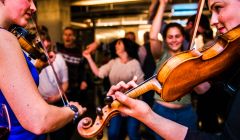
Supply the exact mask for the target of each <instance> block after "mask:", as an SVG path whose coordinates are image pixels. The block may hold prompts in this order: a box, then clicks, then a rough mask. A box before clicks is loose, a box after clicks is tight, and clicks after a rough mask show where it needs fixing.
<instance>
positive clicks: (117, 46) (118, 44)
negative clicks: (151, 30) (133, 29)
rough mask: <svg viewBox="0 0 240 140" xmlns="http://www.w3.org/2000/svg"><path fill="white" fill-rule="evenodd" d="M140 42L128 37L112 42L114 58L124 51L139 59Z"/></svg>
mask: <svg viewBox="0 0 240 140" xmlns="http://www.w3.org/2000/svg"><path fill="white" fill-rule="evenodd" d="M138 48H139V46H138V44H137V43H135V42H133V41H131V40H129V39H127V38H120V39H117V40H115V41H113V42H112V43H111V44H110V50H111V55H112V58H116V57H118V56H120V55H121V54H123V53H127V55H128V57H130V58H135V59H138Z"/></svg>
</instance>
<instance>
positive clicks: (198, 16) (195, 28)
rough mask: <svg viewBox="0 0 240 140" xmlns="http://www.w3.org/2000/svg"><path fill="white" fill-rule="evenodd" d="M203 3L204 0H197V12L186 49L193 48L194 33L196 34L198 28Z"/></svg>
mask: <svg viewBox="0 0 240 140" xmlns="http://www.w3.org/2000/svg"><path fill="white" fill-rule="evenodd" d="M204 3H205V0H199V1H198V10H197V14H196V17H195V22H194V26H193V29H194V30H193V34H192V37H191V40H190V42H189V46H188V50H191V49H194V48H193V45H194V39H195V38H196V35H197V30H198V26H199V22H200V19H201V14H202V12H203V7H204Z"/></svg>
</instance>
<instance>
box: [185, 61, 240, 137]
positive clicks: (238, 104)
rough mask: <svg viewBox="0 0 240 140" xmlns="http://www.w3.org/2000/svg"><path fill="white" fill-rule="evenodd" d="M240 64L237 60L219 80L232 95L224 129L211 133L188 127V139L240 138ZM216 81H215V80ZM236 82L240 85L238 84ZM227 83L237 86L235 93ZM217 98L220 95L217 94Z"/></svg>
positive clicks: (223, 89) (223, 88)
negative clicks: (219, 132)
mask: <svg viewBox="0 0 240 140" xmlns="http://www.w3.org/2000/svg"><path fill="white" fill-rule="evenodd" d="M239 72H240V64H239V63H238V62H237V63H235V65H233V66H232V68H230V69H229V70H228V71H226V72H224V73H222V74H221V75H220V76H219V77H221V78H219V77H218V79H217V82H220V83H222V86H221V89H220V90H222V91H225V93H226V94H229V95H231V96H232V97H231V99H230V103H229V106H228V114H227V119H226V121H225V123H224V128H223V131H222V133H221V134H220V135H215V134H209V133H205V132H201V131H197V130H192V129H188V132H187V135H186V137H185V139H186V140H240V86H239V82H236V81H239V79H240V74H239ZM232 81H235V83H234V84H235V85H233V84H232ZM213 82H214V81H213ZM236 83H237V84H238V86H236ZM226 85H230V86H232V85H233V86H232V87H234V88H236V89H237V90H236V92H235V94H233V92H229V90H227V87H228V86H227V87H226ZM215 99H216V100H217V99H218V97H217V96H216V98H215Z"/></svg>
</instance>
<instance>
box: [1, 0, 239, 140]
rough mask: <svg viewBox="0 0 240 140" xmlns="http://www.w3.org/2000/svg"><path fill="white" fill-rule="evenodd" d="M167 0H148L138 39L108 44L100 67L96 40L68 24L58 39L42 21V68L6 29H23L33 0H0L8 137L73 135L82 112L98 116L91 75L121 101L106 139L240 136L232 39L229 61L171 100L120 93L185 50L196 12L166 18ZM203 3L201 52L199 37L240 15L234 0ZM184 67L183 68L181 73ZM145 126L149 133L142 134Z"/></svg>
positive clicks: (223, 29)
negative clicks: (145, 27) (84, 41)
mask: <svg viewBox="0 0 240 140" xmlns="http://www.w3.org/2000/svg"><path fill="white" fill-rule="evenodd" d="M168 1H169V0H154V1H153V5H154V8H153V7H150V8H152V9H154V11H155V13H154V14H152V16H151V19H152V23H151V24H152V25H151V28H150V31H149V32H146V33H145V34H144V44H143V45H139V44H138V43H137V42H136V36H135V34H134V32H127V33H126V34H125V36H124V37H122V38H118V39H115V40H114V41H112V42H111V43H109V44H108V45H107V46H108V48H107V49H108V51H109V52H110V53H109V54H110V59H108V62H106V63H105V64H103V65H100V66H99V65H98V64H97V63H96V60H95V59H94V57H93V55H94V52H95V51H96V50H98V48H99V47H101V45H100V43H99V42H98V41H94V42H93V43H91V44H89V45H88V46H81V45H80V43H79V42H78V40H77V37H78V36H77V32H76V30H75V29H74V28H72V27H66V28H64V30H63V35H62V40H63V42H62V43H60V42H57V43H54V41H53V40H51V37H50V35H49V33H48V29H47V27H44V26H43V27H44V28H40V30H39V32H37V35H39V37H40V39H41V44H42V47H43V48H42V49H43V50H44V51H45V52H46V56H47V58H48V61H47V62H48V65H44V67H43V68H42V69H41V70H39V69H36V67H35V66H34V61H36V60H38V59H40V58H33V57H31V56H32V55H31V52H27V51H25V50H23V49H22V47H23V44H22V42H21V41H20V40H19V38H17V37H16V36H15V35H14V34H13V33H11V32H10V31H9V28H10V27H12V26H14V25H17V26H20V27H22V28H24V27H26V26H27V25H28V24H29V20H30V19H31V17H32V16H33V14H34V13H35V12H36V7H35V4H34V1H33V0H17V1H16V0H1V1H0V15H1V16H0V42H1V44H0V57H1V58H0V66H1V67H2V68H1V70H0V104H5V105H6V107H7V108H8V110H9V116H10V120H11V130H10V133H9V136H8V139H9V140H16V139H25V140H46V139H50V140H70V139H71V138H72V136H73V134H74V132H75V131H76V127H77V122H78V121H79V120H80V119H81V118H82V117H84V116H91V117H95V116H94V115H93V114H95V106H96V103H95V101H96V100H95V99H94V97H95V95H94V94H95V93H94V92H93V88H94V78H93V77H95V78H96V77H97V78H99V79H107V80H108V81H109V85H108V86H109V87H110V86H111V88H110V89H109V91H108V93H107V94H106V95H104V96H112V97H113V99H115V100H118V101H119V102H120V103H121V104H122V105H121V106H120V107H119V111H120V114H119V115H117V116H114V117H113V118H111V120H110V122H109V126H108V127H107V134H108V139H109V140H124V139H126V137H128V138H129V140H141V139H143V138H144V139H155V140H160V139H173V140H174V139H176V140H179V139H194V140H196V139H233V140H234V139H236V140H237V139H240V133H239V130H240V129H239V127H240V122H239V119H238V118H239V117H238V116H239V115H238V114H239V111H240V109H239V105H238V102H240V101H239V100H240V96H239V94H238V93H239V85H240V84H239V82H238V81H239V80H238V79H239V78H240V77H239V75H240V74H239V64H238V63H237V62H238V60H239V58H240V57H239V55H240V54H239V51H237V47H238V46H237V45H236V44H237V43H235V44H234V43H233V46H231V47H236V51H235V52H232V53H234V54H229V55H232V56H233V57H234V59H235V61H234V62H233V64H232V65H231V66H230V68H228V69H226V70H225V71H224V72H222V73H221V74H220V75H217V76H215V77H214V78H211V79H207V81H203V82H202V83H198V84H197V85H194V86H195V87H194V88H193V89H192V90H193V92H191V93H188V94H185V95H184V96H182V97H181V98H179V99H177V100H176V101H173V102H166V101H164V99H163V98H162V97H161V95H159V93H157V92H154V91H150V92H148V93H146V94H144V95H142V96H141V97H138V98H137V99H132V98H130V97H128V96H126V95H124V94H123V93H122V92H124V91H127V90H129V89H131V88H133V87H136V86H137V84H139V83H141V82H143V81H144V80H147V79H148V78H150V77H151V76H152V75H154V74H157V73H158V72H159V70H161V69H160V68H161V67H162V66H164V64H165V62H166V61H168V59H169V58H170V57H174V56H175V55H176V54H178V53H180V52H182V51H188V49H189V42H190V41H191V35H192V32H193V30H194V29H193V24H194V21H195V17H196V15H193V16H191V17H190V18H189V19H188V22H187V24H186V26H185V27H184V26H182V25H181V24H179V23H175V22H172V23H165V21H164V18H163V17H164V16H163V15H164V11H165V9H166V7H167V5H168ZM206 4H207V6H208V8H209V11H210V12H211V19H210V20H209V18H208V17H207V16H206V15H202V16H201V20H200V25H199V27H198V28H197V39H198V41H196V42H195V46H194V48H195V49H196V50H197V51H199V53H202V52H203V50H207V49H208V48H207V47H206V45H205V46H204V44H208V43H210V42H213V41H214V37H213V31H212V29H211V25H212V26H215V27H216V29H217V30H218V33H217V35H219V36H220V37H221V36H224V35H225V34H227V33H228V32H234V31H235V30H236V29H238V25H239V23H240V15H239V14H237V13H235V12H234V10H235V9H237V8H238V7H239V6H240V1H239V0H208V1H207V2H206ZM159 33H161V34H162V38H163V40H161V41H160V40H159V37H158V35H159ZM231 35H232V34H230V35H228V36H226V37H225V36H224V37H223V38H224V39H229V40H227V41H229V44H230V45H231V43H232V42H231V41H232V40H233V42H234V41H235V40H234V39H235V38H237V39H236V40H238V35H236V34H233V35H232V36H233V37H232V36H231ZM229 36H230V37H229ZM231 37H232V38H234V39H232V38H231ZM23 38H24V36H23ZM26 39H27V37H26ZM199 40H200V43H199ZM226 49H227V48H226ZM100 50H101V49H100ZM218 55H220V54H218ZM9 57H11V59H9ZM216 59H218V58H217V57H216ZM226 61H227V60H226ZM192 69H194V68H192ZM89 70H90V71H89ZM211 70H212V69H211ZM189 71H191V70H189ZM189 71H188V70H186V71H183V72H182V75H187V74H188V73H187V72H189ZM179 80H185V79H179ZM179 82H181V81H179ZM190 83H191V82H190ZM233 89H234V90H233ZM101 100H102V99H101ZM84 113H85V114H84ZM93 119H94V118H93ZM1 123H2V122H0V126H1ZM142 126H144V131H145V133H148V135H147V136H143V132H142ZM47 134H48V135H47ZM48 136H49V137H48Z"/></svg>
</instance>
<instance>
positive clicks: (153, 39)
mask: <svg viewBox="0 0 240 140" xmlns="http://www.w3.org/2000/svg"><path fill="white" fill-rule="evenodd" d="M167 2H168V0H160V4H159V7H158V10H157V13H156V15H155V17H154V19H153V23H152V26H151V29H150V45H151V52H152V54H153V56H154V59H155V60H157V59H158V58H159V57H160V56H161V53H162V42H161V41H159V40H158V34H159V33H160V30H161V28H162V21H163V14H164V11H165V8H166V5H167Z"/></svg>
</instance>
